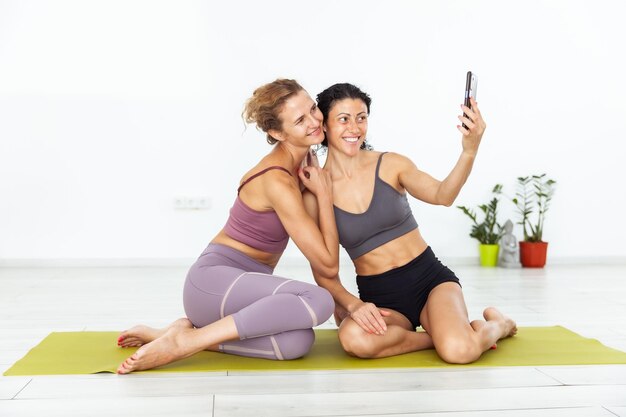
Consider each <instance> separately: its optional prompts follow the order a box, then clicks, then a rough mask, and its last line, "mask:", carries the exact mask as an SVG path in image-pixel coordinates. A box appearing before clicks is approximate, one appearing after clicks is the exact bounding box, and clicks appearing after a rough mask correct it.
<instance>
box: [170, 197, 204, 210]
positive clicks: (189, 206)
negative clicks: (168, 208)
mask: <svg viewBox="0 0 626 417" xmlns="http://www.w3.org/2000/svg"><path fill="white" fill-rule="evenodd" d="M173 207H174V209H175V210H208V209H210V208H211V198H210V197H207V196H194V197H191V196H178V197H174V200H173Z"/></svg>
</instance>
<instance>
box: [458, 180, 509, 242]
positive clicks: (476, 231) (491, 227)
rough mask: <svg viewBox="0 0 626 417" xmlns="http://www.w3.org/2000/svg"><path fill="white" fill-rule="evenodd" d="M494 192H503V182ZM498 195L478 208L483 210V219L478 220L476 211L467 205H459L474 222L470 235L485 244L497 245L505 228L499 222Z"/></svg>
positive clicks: (497, 193)
mask: <svg viewBox="0 0 626 417" xmlns="http://www.w3.org/2000/svg"><path fill="white" fill-rule="evenodd" d="M491 192H492V193H493V194H496V195H499V194H500V193H501V192H502V184H496V186H495V187H493V190H492V191H491ZM499 201H500V200H499V199H498V197H497V196H494V197H493V199H492V200H491V201H490V202H489V203H488V204H481V205H480V206H478V208H479V209H480V210H481V211H482V212H483V216H484V218H483V220H482V221H478V217H477V215H476V212H475V211H474V210H472V209H470V208H467V207H465V206H457V208H458V209H459V210H461V211H462V212H463V213H465V214H466V215H467V216H468V217H469V218H470V219H471V220H472V222H473V224H472V230H471V232H470V237H472V238H474V239H476V240H478V241H479V242H480V243H482V244H483V245H495V244H497V243H498V241H499V240H500V238H501V237H502V234H503V233H504V230H503V229H502V226H501V225H500V223H498V219H497V216H498V202H499Z"/></svg>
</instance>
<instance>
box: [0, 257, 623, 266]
mask: <svg viewBox="0 0 626 417" xmlns="http://www.w3.org/2000/svg"><path fill="white" fill-rule="evenodd" d="M439 258H440V259H441V261H442V262H443V263H444V264H446V265H449V266H474V265H476V266H478V257H477V256H450V257H445V256H440V257H439ZM194 262H195V258H71V259H41V258H39V259H35V258H32V259H28V258H23V259H1V258H0V268H141V267H157V268H158V267H189V266H191V264H193V263H194ZM350 263H351V261H350V259H349V258H347V257H345V258H343V257H342V259H341V265H342V267H345V266H349V265H350ZM548 265H554V266H557V265H626V257H624V256H598V257H551V258H549V259H548ZM280 266H281V267H297V266H302V267H308V263H307V261H306V259H304V257H303V256H294V255H291V256H284V257H283V258H282V259H281V260H280Z"/></svg>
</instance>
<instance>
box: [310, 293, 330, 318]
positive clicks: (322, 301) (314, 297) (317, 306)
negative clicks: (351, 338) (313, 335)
mask: <svg viewBox="0 0 626 417" xmlns="http://www.w3.org/2000/svg"><path fill="white" fill-rule="evenodd" d="M311 308H312V309H313V311H314V312H315V316H316V317H317V324H322V323H324V322H325V321H326V320H328V319H329V318H330V316H332V315H333V313H334V311H335V300H333V297H332V295H330V292H328V290H326V289H325V288H322V287H316V286H313V288H312V289H311Z"/></svg>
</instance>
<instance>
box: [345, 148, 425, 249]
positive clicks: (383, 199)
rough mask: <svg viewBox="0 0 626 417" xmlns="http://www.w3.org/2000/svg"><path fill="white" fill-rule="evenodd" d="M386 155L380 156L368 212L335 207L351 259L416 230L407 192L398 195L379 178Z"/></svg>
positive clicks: (396, 191)
mask: <svg viewBox="0 0 626 417" xmlns="http://www.w3.org/2000/svg"><path fill="white" fill-rule="evenodd" d="M384 154H385V153H382V154H380V156H379V157H378V163H377V164H376V174H375V175H376V176H375V179H374V193H373V195H372V201H371V202H370V205H369V207H368V208H367V210H365V212H363V213H358V214H356V213H350V212H348V211H345V210H342V209H340V208H339V207H337V206H334V209H335V221H336V222H337V231H338V232H339V243H341V246H343V247H344V248H345V249H346V251H347V252H348V255H350V258H351V259H356V258H358V257H359V256H361V255H364V254H366V253H367V252H369V251H372V250H374V249H376V248H377V247H379V246H382V245H384V244H385V243H387V242H389V241H391V240H393V239H395V238H397V237H400V236H402V235H404V234H407V233H408V232H410V231H411V230H413V229H416V228H417V222H416V221H415V218H414V217H413V213H412V212H411V207H410V206H409V202H408V200H407V198H406V193H404V194H402V193H399V192H398V190H396V189H395V188H393V187H392V186H391V185H389V184H387V183H386V182H385V181H383V180H382V179H380V177H379V176H378V171H379V169H380V162H381V161H382V159H383V155H384Z"/></svg>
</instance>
